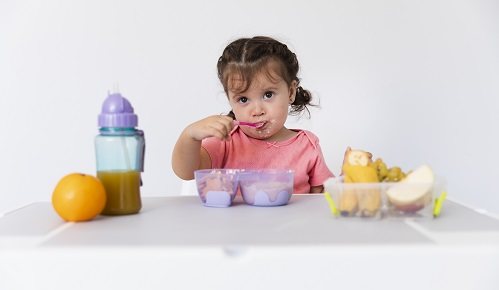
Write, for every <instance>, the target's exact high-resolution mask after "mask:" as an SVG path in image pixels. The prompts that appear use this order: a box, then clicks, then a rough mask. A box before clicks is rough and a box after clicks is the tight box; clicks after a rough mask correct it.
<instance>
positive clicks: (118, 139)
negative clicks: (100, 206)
mask: <svg viewBox="0 0 499 290" xmlns="http://www.w3.org/2000/svg"><path fill="white" fill-rule="evenodd" d="M98 123H99V134H98V135H97V136H96V137H95V153H96V159H97V177H98V178H99V179H100V181H101V182H102V184H103V185H104V187H105V188H106V195H107V201H106V206H105V207H104V210H103V211H102V213H101V214H103V215H124V214H134V213H138V212H139V211H140V208H141V207H142V203H141V199H140V186H141V185H142V180H141V176H140V174H141V172H143V171H144V152H145V140H144V132H143V131H141V130H138V129H136V127H137V124H138V118H137V115H136V114H134V112H133V107H132V105H131V104H130V102H129V101H128V100H127V99H126V98H124V97H123V96H122V95H121V94H120V93H113V94H109V95H108V96H107V98H106V100H105V101H104V103H103V104H102V111H101V113H100V115H99V120H98Z"/></svg>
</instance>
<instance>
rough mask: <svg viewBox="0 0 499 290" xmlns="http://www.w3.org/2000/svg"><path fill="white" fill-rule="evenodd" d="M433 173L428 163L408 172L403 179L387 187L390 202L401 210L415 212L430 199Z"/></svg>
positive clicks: (433, 179)
mask: <svg viewBox="0 0 499 290" xmlns="http://www.w3.org/2000/svg"><path fill="white" fill-rule="evenodd" d="M434 182H435V175H434V174H433V171H432V169H431V168H430V167H429V166H428V165H422V166H420V167H418V168H416V169H415V170H414V171H412V172H410V173H409V174H408V175H407V176H406V177H405V178H404V180H402V181H400V182H398V183H397V184H395V185H393V186H391V187H390V188H388V189H387V191H386V195H387V197H388V200H389V201H390V203H391V204H392V205H393V206H394V207H395V208H396V209H397V210H400V211H403V212H417V211H419V210H421V209H422V208H424V207H425V206H426V205H427V204H429V203H430V202H431V200H432V188H433V184H434Z"/></svg>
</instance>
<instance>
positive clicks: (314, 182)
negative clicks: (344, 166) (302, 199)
mask: <svg viewBox="0 0 499 290" xmlns="http://www.w3.org/2000/svg"><path fill="white" fill-rule="evenodd" d="M304 132H305V134H306V136H307V137H308V139H309V140H310V142H311V143H312V144H313V146H314V149H315V150H314V153H313V154H314V155H315V163H314V165H313V166H312V168H311V169H310V172H309V176H310V180H309V183H310V186H319V185H323V184H324V182H325V181H326V180H327V179H328V178H330V177H334V174H333V173H332V172H331V170H329V168H328V167H327V164H326V162H325V160H324V155H323V154H322V150H321V147H320V145H319V138H318V137H317V136H316V135H315V134H313V133H312V132H310V131H304Z"/></svg>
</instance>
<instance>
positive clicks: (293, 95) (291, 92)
mask: <svg viewBox="0 0 499 290" xmlns="http://www.w3.org/2000/svg"><path fill="white" fill-rule="evenodd" d="M297 87H298V82H297V81H296V80H294V81H292V82H291V86H290V87H289V103H290V104H292V103H293V102H294V101H295V98H296V90H297Z"/></svg>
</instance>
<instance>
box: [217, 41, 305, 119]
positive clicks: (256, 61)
mask: <svg viewBox="0 0 499 290" xmlns="http://www.w3.org/2000/svg"><path fill="white" fill-rule="evenodd" d="M271 61H276V62H277V64H278V67H279V68H278V71H277V72H275V73H277V74H279V76H280V77H281V78H282V79H283V80H284V81H285V82H286V83H287V84H288V86H291V83H292V82H293V81H296V83H297V90H296V97H295V100H294V102H293V103H292V104H291V108H290V111H289V114H290V115H300V114H301V113H302V112H303V111H304V110H306V112H307V115H308V116H310V111H309V110H308V107H307V105H310V106H315V105H314V104H311V100H312V94H311V93H310V92H309V91H308V90H305V89H303V88H302V87H301V86H300V85H299V84H300V80H299V79H298V77H297V75H298V71H299V69H300V66H299V64H298V59H297V58H296V54H295V53H293V52H292V51H291V50H289V48H288V47H287V46H286V45H285V44H283V43H281V42H279V41H277V40H275V39H273V38H270V37H266V36H255V37H253V38H240V39H238V40H235V41H233V42H232V43H230V44H229V45H228V46H227V47H226V48H225V49H224V51H223V53H222V56H220V58H219V59H218V63H217V69H218V78H219V79H220V82H221V83H222V85H223V88H224V91H225V93H226V94H228V88H229V85H230V84H229V83H230V76H232V75H234V74H237V75H238V76H240V77H241V79H242V81H243V82H242V83H243V84H244V85H243V86H242V87H239V88H238V90H239V91H241V92H243V91H246V90H247V89H248V87H249V86H250V85H251V81H252V80H253V78H254V76H255V74H256V73H259V72H262V71H264V72H265V73H266V74H267V76H268V77H269V78H270V79H273V78H275V76H273V75H272V72H270V71H269V67H268V64H269V62H271ZM228 115H229V116H231V117H232V118H235V116H234V113H233V112H232V111H231V112H230V113H229V114H228Z"/></svg>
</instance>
